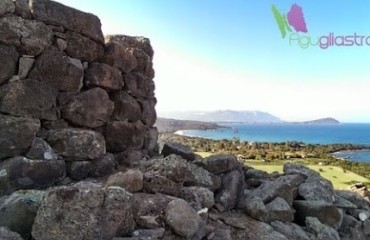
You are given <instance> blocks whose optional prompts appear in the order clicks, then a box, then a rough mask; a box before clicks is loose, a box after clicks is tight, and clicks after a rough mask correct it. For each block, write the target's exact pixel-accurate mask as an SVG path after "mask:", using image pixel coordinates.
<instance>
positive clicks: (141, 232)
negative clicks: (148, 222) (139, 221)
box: [132, 228, 164, 240]
mask: <svg viewBox="0 0 370 240" xmlns="http://www.w3.org/2000/svg"><path fill="white" fill-rule="evenodd" d="M163 235H164V228H155V229H138V230H135V231H133V232H132V236H133V237H134V238H135V237H136V238H138V239H142V240H160V239H162V237H163Z"/></svg>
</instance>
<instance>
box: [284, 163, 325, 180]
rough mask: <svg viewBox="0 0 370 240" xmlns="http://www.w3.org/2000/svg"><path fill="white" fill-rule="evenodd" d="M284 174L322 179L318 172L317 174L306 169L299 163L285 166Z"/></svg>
mask: <svg viewBox="0 0 370 240" xmlns="http://www.w3.org/2000/svg"><path fill="white" fill-rule="evenodd" d="M283 170H284V173H285V174H287V175H292V174H301V175H303V176H305V177H306V178H307V177H320V174H319V173H318V172H315V171H313V170H311V169H309V168H308V167H306V166H305V165H303V164H299V163H286V164H284V168H283Z"/></svg>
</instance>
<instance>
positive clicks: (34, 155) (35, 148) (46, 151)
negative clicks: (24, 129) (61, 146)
mask: <svg viewBox="0 0 370 240" xmlns="http://www.w3.org/2000/svg"><path fill="white" fill-rule="evenodd" d="M26 157H28V158H30V159H44V160H57V159H58V156H57V155H56V154H55V153H54V150H53V149H52V148H51V147H50V145H49V144H48V143H47V142H45V141H44V140H43V139H42V138H38V137H36V138H34V139H33V140H32V143H31V147H30V149H29V150H28V152H27V154H26Z"/></svg>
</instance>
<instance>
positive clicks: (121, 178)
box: [107, 169, 144, 192]
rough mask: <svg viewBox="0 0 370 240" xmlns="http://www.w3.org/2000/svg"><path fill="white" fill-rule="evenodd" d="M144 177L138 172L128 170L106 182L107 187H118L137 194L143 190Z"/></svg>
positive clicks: (112, 176)
mask: <svg viewBox="0 0 370 240" xmlns="http://www.w3.org/2000/svg"><path fill="white" fill-rule="evenodd" d="M143 185H144V175H143V173H142V172H141V171H140V170H134V169H129V170H127V171H126V172H118V173H116V174H114V175H111V176H110V177H109V178H108V180H107V186H118V187H121V188H124V189H126V190H127V191H129V192H139V191H141V190H142V189H143Z"/></svg>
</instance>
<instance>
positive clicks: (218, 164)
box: [194, 154, 241, 174]
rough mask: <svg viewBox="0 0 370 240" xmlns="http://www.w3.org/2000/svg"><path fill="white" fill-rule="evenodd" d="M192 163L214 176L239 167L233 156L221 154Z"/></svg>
mask: <svg viewBox="0 0 370 240" xmlns="http://www.w3.org/2000/svg"><path fill="white" fill-rule="evenodd" d="M194 163H195V164H197V165H199V166H201V167H203V168H205V169H206V170H208V171H209V172H211V173H214V174H219V173H224V172H228V171H231V170H234V169H236V168H240V167H241V164H240V163H239V162H238V160H237V159H236V157H235V156H234V155H223V154H217V155H212V156H209V157H206V158H205V159H202V160H197V161H195V162H194Z"/></svg>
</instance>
